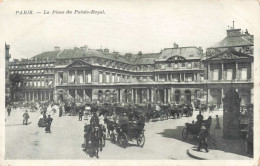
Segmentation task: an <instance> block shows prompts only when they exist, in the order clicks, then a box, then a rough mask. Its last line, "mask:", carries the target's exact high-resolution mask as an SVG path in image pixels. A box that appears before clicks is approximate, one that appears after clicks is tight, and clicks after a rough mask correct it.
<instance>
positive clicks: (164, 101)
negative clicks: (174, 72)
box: [163, 89, 167, 104]
mask: <svg viewBox="0 0 260 166" xmlns="http://www.w3.org/2000/svg"><path fill="white" fill-rule="evenodd" d="M166 90H167V89H164V100H163V103H164V104H166V101H167V100H166V97H167V96H166V95H167V94H166Z"/></svg>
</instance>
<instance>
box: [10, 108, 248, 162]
mask: <svg viewBox="0 0 260 166" xmlns="http://www.w3.org/2000/svg"><path fill="white" fill-rule="evenodd" d="M197 113H198V112H195V114H194V115H193V117H189V118H187V117H183V118H181V119H169V120H164V121H157V122H149V123H146V125H145V145H144V147H143V148H140V147H138V146H137V145H136V142H130V145H129V146H128V147H127V148H126V149H124V148H122V147H120V146H118V145H116V144H112V143H111V142H110V140H109V138H108V139H107V140H106V146H105V148H104V149H103V151H102V152H100V153H99V157H100V159H176V160H187V159H188V160H193V158H191V157H189V156H188V154H187V150H188V149H189V148H191V147H193V146H194V145H195V144H196V141H194V140H192V136H189V138H188V140H187V141H185V142H183V141H182V136H181V132H182V129H183V127H184V123H186V122H189V123H191V122H192V120H195V119H196V118H195V117H196V114H197ZM22 114H23V112H22V111H16V112H15V111H13V112H12V113H11V116H10V117H6V159H96V158H95V157H94V158H90V157H89V156H87V155H86V154H85V153H84V152H83V151H82V148H81V144H82V143H83V134H84V132H83V128H84V123H86V121H84V120H83V121H78V117H77V116H74V117H73V116H63V117H61V118H60V117H58V115H57V113H56V114H54V116H53V123H52V128H51V129H52V133H51V134H48V133H45V130H44V128H40V127H38V126H37V123H38V117H39V116H40V115H39V113H37V112H34V113H31V112H29V114H30V119H29V122H31V123H30V124H29V125H28V126H24V125H22ZM215 114H218V115H220V117H221V122H222V111H217V112H215V113H213V114H212V117H215ZM207 117H208V113H205V114H204V118H207ZM214 120H215V119H213V125H214ZM213 125H212V128H214V126H213ZM213 131H214V129H213ZM213 131H212V132H213ZM214 133H217V132H214ZM221 142H222V141H221ZM236 143H237V144H239V145H240V144H241V143H239V142H236ZM231 144H232V142H231ZM226 146H227V145H226ZM237 147H239V146H237ZM231 149H232V148H231ZM230 154H232V152H231V153H230ZM239 156H241V155H235V158H236V159H239ZM230 157H231V159H232V157H234V155H230ZM241 157H242V156H241ZM248 159H250V158H248Z"/></svg>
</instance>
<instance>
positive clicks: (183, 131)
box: [182, 127, 189, 140]
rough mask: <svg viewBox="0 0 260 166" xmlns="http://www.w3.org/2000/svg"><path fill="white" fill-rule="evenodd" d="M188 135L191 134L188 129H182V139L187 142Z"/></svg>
mask: <svg viewBox="0 0 260 166" xmlns="http://www.w3.org/2000/svg"><path fill="white" fill-rule="evenodd" d="M188 134H189V131H188V129H187V128H186V127H185V128H183V129H182V138H183V139H184V140H186V139H187V138H188Z"/></svg>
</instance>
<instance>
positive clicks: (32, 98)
mask: <svg viewBox="0 0 260 166" xmlns="http://www.w3.org/2000/svg"><path fill="white" fill-rule="evenodd" d="M32 101H34V91H33V92H32Z"/></svg>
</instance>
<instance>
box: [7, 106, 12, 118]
mask: <svg viewBox="0 0 260 166" xmlns="http://www.w3.org/2000/svg"><path fill="white" fill-rule="evenodd" d="M11 111H12V110H11V107H10V106H8V107H7V112H8V116H10V114H11Z"/></svg>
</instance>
